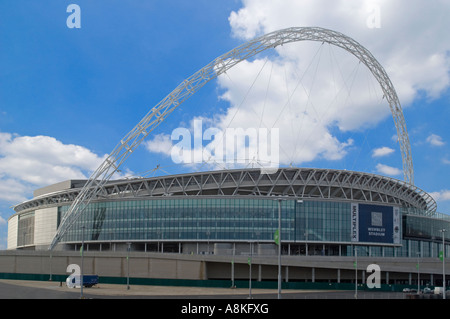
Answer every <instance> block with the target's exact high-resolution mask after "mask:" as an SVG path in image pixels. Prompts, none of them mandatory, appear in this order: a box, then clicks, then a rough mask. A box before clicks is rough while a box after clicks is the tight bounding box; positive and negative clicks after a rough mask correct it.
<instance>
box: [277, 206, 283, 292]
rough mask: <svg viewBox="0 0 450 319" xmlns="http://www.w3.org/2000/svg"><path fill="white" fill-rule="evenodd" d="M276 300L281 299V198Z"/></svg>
mask: <svg viewBox="0 0 450 319" xmlns="http://www.w3.org/2000/svg"><path fill="white" fill-rule="evenodd" d="M277 200H278V299H281V201H282V199H281V198H278V199H277Z"/></svg>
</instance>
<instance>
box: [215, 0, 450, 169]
mask: <svg viewBox="0 0 450 319" xmlns="http://www.w3.org/2000/svg"><path fill="white" fill-rule="evenodd" d="M373 4H376V5H378V6H379V8H380V18H381V27H380V28H379V29H377V28H375V29H371V28H369V27H368V26H367V19H368V18H369V15H370V11H368V9H370V8H371V6H372V7H373ZM449 10H450V2H445V1H436V2H433V3H432V4H430V3H428V2H423V1H419V0H413V1H406V0H402V1H381V0H380V1H375V2H374V1H372V0H370V1H369V0H365V1H363V0H334V1H329V0H304V1H296V0H282V1H270V0H243V7H242V8H241V9H239V10H238V11H237V12H232V13H231V14H230V16H229V22H230V25H231V28H232V34H233V35H234V36H235V37H237V38H240V39H243V40H248V39H251V38H254V37H256V36H259V35H262V34H266V33H269V32H272V31H275V30H279V29H283V28H287V27H293V26H320V27H324V28H329V29H332V30H336V31H339V32H342V33H344V34H346V35H348V36H350V37H352V38H354V39H355V40H356V41H358V42H359V43H361V44H362V45H363V46H364V47H366V48H367V49H368V50H369V51H371V52H372V53H373V55H374V56H375V58H376V59H377V60H378V61H379V62H380V63H381V65H382V66H384V68H385V70H386V72H387V73H388V75H389V77H390V79H391V81H392V82H393V84H394V87H395V89H396V92H397V94H398V96H399V99H400V102H401V104H402V105H403V106H404V107H407V106H408V105H409V104H410V103H411V102H412V101H413V100H414V99H415V98H416V97H417V96H418V95H419V93H420V94H421V95H423V93H425V96H427V97H428V98H429V99H434V98H438V97H439V96H440V94H441V93H442V92H443V91H444V90H445V89H447V88H448V87H449V86H450V77H449V75H450V72H449V71H450V58H449V54H448V52H450V33H448V32H447V30H448V29H449V27H450V23H449V22H448V20H447V19H436V17H438V16H441V13H442V12H443V11H449ZM417 21H420V23H418V22H417ZM275 50H276V54H277V55H276V56H274V55H269V57H268V58H267V57H266V58H258V59H254V60H252V61H243V62H241V63H239V64H238V65H236V66H235V67H233V69H231V70H228V71H227V74H225V75H222V76H220V77H219V80H218V83H219V86H220V88H221V89H222V90H223V92H224V93H223V94H222V96H221V97H222V99H224V100H227V101H229V102H230V104H231V108H230V109H228V111H227V112H226V114H223V115H222V116H221V117H220V118H219V122H218V123H217V125H218V126H220V125H222V126H226V125H228V123H232V124H231V125H233V126H240V127H252V126H253V127H258V125H263V126H264V125H265V126H268V127H273V126H278V127H279V128H280V135H281V143H280V147H281V154H280V155H281V157H280V160H281V162H283V163H290V162H294V163H297V164H299V163H303V162H310V161H312V160H315V159H319V158H324V159H328V160H335V159H340V158H343V157H344V156H345V155H346V153H347V149H348V146H349V145H351V144H352V142H351V141H340V140H339V139H338V137H337V135H336V134H335V133H333V132H335V130H333V128H338V129H339V130H340V131H341V132H346V131H359V130H361V129H364V128H365V127H367V126H374V125H376V124H377V123H379V122H380V121H381V120H383V119H385V118H386V117H388V116H389V115H390V110H389V106H388V104H387V103H386V100H384V99H383V98H382V97H383V93H382V91H381V90H380V86H379V84H378V83H377V82H376V80H374V78H373V76H372V75H371V74H370V73H369V72H368V71H367V69H366V68H365V67H361V66H360V65H359V64H358V63H359V62H358V61H356V58H354V57H353V56H351V55H350V53H348V52H345V51H343V50H341V49H338V48H335V47H332V46H330V45H323V44H321V43H310V42H302V43H293V44H286V45H283V46H279V47H277V48H276V49H275ZM266 59H270V61H269V62H268V63H267V66H265V67H264V68H263V65H264V64H265V63H266V61H267V60H266ZM257 74H259V76H258V78H257V80H255V77H256V75H257ZM300 80H301V81H300ZM250 85H252V86H251V92H252V95H247V93H248V91H249V86H250ZM269 86H270V92H269V93H268V92H267V91H266V89H267V87H269ZM244 102H245V103H244ZM237 110H239V112H237ZM280 110H282V111H283V113H281V116H280ZM262 114H263V115H262ZM231 119H233V121H232V122H231ZM275 119H277V120H275ZM434 142H435V143H439V141H436V140H434ZM392 151H393V150H392V149H389V148H383V149H380V150H377V151H376V153H374V154H373V156H385V155H387V154H389V153H390V152H392ZM380 165H381V164H380ZM380 169H381V170H383V171H389V172H390V175H397V174H398V173H399V172H400V171H399V170H397V169H394V168H390V169H388V167H386V166H381V167H380Z"/></svg>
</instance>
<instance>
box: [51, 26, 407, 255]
mask: <svg viewBox="0 0 450 319" xmlns="http://www.w3.org/2000/svg"><path fill="white" fill-rule="evenodd" d="M299 41H319V42H326V43H329V44H332V45H335V46H337V47H340V48H342V49H344V50H346V51H347V52H349V53H351V54H353V55H354V56H355V57H356V58H358V59H359V60H360V61H361V62H362V63H364V64H365V65H366V66H367V68H368V69H369V70H370V72H371V73H372V75H373V76H374V77H375V79H376V80H377V81H378V83H379V84H380V86H381V89H382V91H383V94H384V97H385V98H386V100H387V101H388V103H389V107H390V109H391V112H392V116H393V118H394V122H395V126H396V128H397V135H398V139H399V144H400V150H401V153H402V161H403V173H404V178H405V182H406V183H409V184H411V185H412V184H414V170H413V164H412V157H411V147H410V143H409V138H408V133H407V130H406V124H405V119H404V117H403V112H402V108H401V105H400V102H399V100H398V97H397V93H396V92H395V89H394V86H393V85H392V83H391V80H390V79H389V77H388V75H387V74H386V72H385V70H384V69H383V67H382V66H381V65H380V63H379V62H378V61H377V60H376V59H375V58H374V57H373V55H372V54H371V53H370V52H369V51H368V50H367V49H365V48H364V47H363V46H362V45H360V44H359V43H358V42H356V41H355V40H353V39H351V38H349V37H348V36H346V35H344V34H342V33H339V32H336V31H333V30H328V29H323V28H319V27H294V28H287V29H283V30H279V31H275V32H272V33H268V34H266V35H263V36H261V37H258V38H256V39H254V40H251V41H249V42H247V43H244V44H242V45H240V46H238V47H236V48H234V49H233V50H231V51H229V52H227V53H225V54H223V55H221V56H219V57H218V58H216V59H214V60H213V61H212V62H210V63H209V64H208V65H206V66H205V67H203V68H202V69H200V70H199V71H197V72H196V73H194V74H193V75H192V76H191V77H189V78H187V79H186V80H184V81H183V82H182V83H180V84H179V85H178V86H177V87H176V88H175V89H174V90H173V91H172V92H171V93H170V94H169V95H167V96H166V97H165V98H164V99H163V100H161V101H160V102H159V103H158V104H156V105H155V106H154V107H153V108H152V109H151V111H150V112H149V113H147V114H146V115H145V116H144V118H143V119H142V120H141V121H140V122H139V123H138V124H137V125H136V126H135V127H134V128H133V129H132V130H131V131H130V132H129V133H128V134H127V135H126V136H125V137H124V138H123V139H121V140H120V141H119V143H118V144H117V146H116V147H115V148H114V150H113V151H112V152H111V154H110V155H109V156H108V157H107V158H106V159H105V160H104V161H103V163H102V164H101V165H100V166H99V167H98V168H97V170H96V171H95V172H94V173H93V174H92V175H91V177H90V178H89V180H88V182H87V183H86V184H85V186H84V187H83V189H82V190H81V191H80V193H79V195H78V196H77V198H76V199H75V200H74V201H73V202H72V205H71V206H70V208H69V210H68V211H67V213H66V214H65V216H64V217H63V218H62V220H61V223H60V226H59V228H58V230H57V233H56V235H55V237H54V239H53V241H52V243H51V245H50V248H49V249H53V248H54V246H55V245H56V244H57V243H58V242H59V241H60V240H61V238H62V236H63V235H64V234H65V232H66V231H67V230H68V229H69V228H70V227H71V226H72V225H73V223H74V222H75V221H76V219H77V218H78V217H79V216H80V214H82V212H83V211H84V210H85V208H86V206H87V205H88V204H89V203H90V201H91V200H92V199H93V198H95V197H96V196H97V195H98V194H99V192H100V191H101V189H102V187H103V186H104V185H105V183H106V182H107V181H108V180H109V179H110V178H111V177H112V175H113V174H114V173H115V172H116V171H117V170H118V169H119V167H120V166H121V165H122V164H123V162H125V160H126V159H127V158H128V156H130V154H131V153H132V152H133V151H134V150H135V149H136V148H137V147H138V146H139V145H140V143H141V142H142V141H143V140H144V139H145V138H146V137H147V136H148V135H149V134H150V132H152V131H153V130H154V129H155V128H156V127H157V126H158V125H159V124H161V123H162V122H163V121H164V119H165V118H166V117H167V116H168V115H169V114H170V113H172V112H173V111H174V110H175V109H176V108H177V107H178V106H179V105H180V104H181V103H183V102H184V101H185V100H186V99H188V98H189V97H190V96H191V95H193V94H194V93H195V92H197V91H198V90H199V89H200V88H201V87H203V86H204V85H205V84H206V83H208V82H209V81H211V80H213V79H215V78H217V77H218V76H219V75H221V74H222V73H224V72H226V71H227V70H229V69H230V68H232V67H233V66H234V65H236V64H238V63H239V62H241V61H243V60H246V59H248V58H251V57H253V56H255V55H256V54H258V53H260V52H262V51H264V50H267V49H269V48H275V47H277V46H278V45H282V44H286V43H291V42H299Z"/></svg>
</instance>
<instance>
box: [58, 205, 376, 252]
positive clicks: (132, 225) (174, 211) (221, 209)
mask: <svg viewBox="0 0 450 319" xmlns="http://www.w3.org/2000/svg"><path fill="white" fill-rule="evenodd" d="M280 202H281V220H282V241H283V242H292V243H295V242H339V243H344V242H346V243H349V242H351V238H350V237H351V231H350V225H351V221H350V218H351V217H350V205H351V204H350V203H348V202H347V203H346V202H332V201H297V200H295V199H287V200H281V201H280ZM68 208H69V206H62V207H60V208H59V214H60V215H62V214H64V213H65V212H66V211H67V210H68ZM60 219H61V218H59V220H60ZM82 226H84V232H85V233H84V240H85V241H99V242H110V241H222V242H223V241H232V242H234V241H245V242H247V241H257V242H273V236H274V232H275V230H276V229H277V228H278V200H276V199H257V198H254V199H243V198H236V197H231V198H226V197H225V198H196V199H193V198H170V199H153V200H133V201H110V202H98V203H91V204H90V205H89V206H88V207H87V209H86V211H85V212H84V214H82V215H81V216H80V218H79V220H78V221H77V222H76V224H75V225H74V226H73V227H72V228H71V229H70V230H69V231H68V233H66V235H65V237H64V238H63V241H65V242H80V241H81V240H82V233H83V231H82ZM374 251H375V248H374Z"/></svg>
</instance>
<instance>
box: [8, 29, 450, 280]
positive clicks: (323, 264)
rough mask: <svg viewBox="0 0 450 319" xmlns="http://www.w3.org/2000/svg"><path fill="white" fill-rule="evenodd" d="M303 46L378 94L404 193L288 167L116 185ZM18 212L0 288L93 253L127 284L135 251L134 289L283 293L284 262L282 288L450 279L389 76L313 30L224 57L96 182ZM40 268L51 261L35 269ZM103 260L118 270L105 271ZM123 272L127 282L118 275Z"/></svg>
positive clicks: (139, 130) (437, 221)
mask: <svg viewBox="0 0 450 319" xmlns="http://www.w3.org/2000/svg"><path fill="white" fill-rule="evenodd" d="M298 41H318V42H322V43H325V42H326V43H328V44H331V45H334V46H337V47H340V48H342V49H344V50H346V51H347V52H348V53H350V54H352V55H353V56H355V57H356V58H358V59H359V61H360V62H362V63H363V64H364V65H365V66H366V67H367V68H368V70H369V71H370V72H371V73H372V75H373V76H374V77H375V79H376V80H377V81H378V82H379V84H380V87H381V89H382V91H383V99H386V101H387V103H388V104H389V107H390V109H391V112H392V115H393V118H394V122H395V126H396V129H397V136H398V141H399V144H400V149H401V152H402V160H403V170H404V175H405V181H400V180H397V179H392V178H388V177H384V176H380V175H374V174H368V173H363V172H355V171H347V170H332V169H313V168H291V167H289V168H279V169H278V170H277V171H276V172H275V173H273V172H271V174H264V173H262V172H261V170H260V169H234V170H222V171H211V172H198V173H189V174H181V175H172V176H161V177H153V178H136V179H123V180H115V181H112V180H110V177H111V176H113V174H114V172H116V171H117V170H118V168H119V167H120V166H121V164H122V163H123V162H124V161H125V159H126V158H127V157H128V156H129V155H130V154H131V153H132V152H133V151H134V150H135V149H136V148H137V146H138V145H139V144H140V143H141V142H142V140H143V139H144V138H145V137H146V136H148V135H149V134H150V132H152V130H153V129H155V128H156V127H157V126H158V125H160V123H162V122H163V120H164V119H165V118H166V117H167V116H168V115H169V114H170V113H171V112H172V111H174V109H175V108H176V107H178V106H179V105H180V104H181V103H183V101H185V100H186V99H187V98H189V96H191V95H192V94H194V93H195V92H196V91H197V90H199V89H200V88H201V87H202V86H203V85H204V84H205V83H207V82H209V81H211V80H213V79H216V78H217V77H218V76H219V75H221V74H224V73H225V72H227V70H229V69H230V68H232V67H233V66H234V65H236V64H237V63H239V62H240V61H242V60H245V59H248V58H250V57H253V56H255V55H256V54H258V53H260V52H262V51H264V50H266V49H273V48H275V47H277V46H279V45H283V44H288V43H291V42H298ZM14 210H15V214H13V215H12V216H11V217H10V218H9V220H8V250H9V252H18V254H17V258H19V257H20V256H22V255H21V254H20V253H23V256H25V253H28V252H30V254H29V255H27V256H25V257H24V259H23V260H21V262H20V263H19V262H18V261H17V259H15V258H16V256H15V255H13V254H10V255H8V254H6V255H5V256H4V258H5V259H4V260H5V261H3V260H2V258H1V257H2V255H0V275H1V273H5V272H16V273H19V272H20V269H23V270H22V271H23V272H36V271H38V272H39V273H48V269H49V268H50V269H51V270H52V271H54V269H55V268H52V267H53V266H52V265H48V260H46V259H45V258H47V259H48V257H45V256H47V255H45V254H44V253H43V252H46V253H47V254H48V248H50V251H53V252H54V254H55V255H50V256H51V258H53V256H57V255H58V256H59V261H58V263H59V266H58V267H59V271H60V272H63V273H64V272H65V271H66V267H67V264H68V262H70V260H68V259H67V258H72V257H73V258H75V257H74V255H73V254H74V253H76V252H78V251H79V250H80V247H82V246H83V245H84V247H85V248H84V249H83V251H85V252H86V253H87V254H90V258H92V260H90V262H89V263H88V264H89V265H90V267H91V270H92V271H95V272H96V273H98V274H99V275H105V274H106V275H111V274H113V275H114V276H119V277H120V276H122V277H123V276H124V273H125V270H124V269H125V268H124V264H127V263H128V262H125V259H123V258H124V257H125V255H124V254H123V253H124V252H126V253H127V255H126V258H127V259H126V260H127V261H128V253H132V254H133V258H134V259H133V260H134V261H133V263H135V264H134V265H133V267H135V268H132V269H134V271H133V272H132V274H131V275H132V276H134V277H153V278H168V277H170V278H176V279H186V278H189V279H201V280H204V279H206V280H211V279H230V278H236V279H239V278H240V279H245V278H247V279H248V278H249V276H250V275H249V272H248V268H250V270H251V269H252V267H253V265H254V267H257V271H255V272H253V275H252V276H256V278H257V279H258V281H273V280H277V278H278V274H279V272H278V274H277V269H279V268H278V265H279V264H280V263H281V266H282V267H283V276H282V277H283V280H284V281H285V282H292V281H293V282H295V281H300V282H301V281H303V282H326V283H332V282H337V283H347V282H354V281H355V280H357V278H358V272H359V271H361V274H360V275H359V276H360V278H365V275H364V272H365V271H366V268H365V267H367V265H369V264H377V265H378V266H379V267H380V268H381V271H383V277H382V279H381V281H382V283H384V284H388V285H389V284H391V283H394V284H412V283H413V282H414V280H416V281H418V282H420V283H421V284H428V283H429V284H430V285H434V284H439V280H440V283H441V284H442V280H443V277H444V276H443V270H444V269H443V266H442V264H443V262H442V261H441V260H440V259H439V257H440V256H442V252H443V253H444V256H448V255H449V253H450V251H449V239H450V219H449V217H448V216H447V215H442V214H439V213H437V212H436V202H435V201H434V199H433V198H432V197H431V196H430V195H429V194H427V193H426V192H424V191H423V190H421V189H420V188H418V187H417V186H415V185H414V171H413V165H412V158H411V150H410V144H409V138H408V134H407V131H406V125H405V122H404V117H403V113H402V109H401V105H400V102H399V100H398V97H397V94H396V93H395V89H394V87H393V85H392V83H391V81H390V80H389V77H388V75H387V74H386V72H385V71H384V69H383V68H382V66H381V65H380V64H379V63H378V61H376V59H375V58H374V57H373V56H372V54H371V53H370V52H369V51H368V50H367V49H365V48H364V47H362V46H361V45H360V44H358V43H357V42H356V41H355V40H353V39H351V38H349V37H347V36H345V35H343V34H341V33H338V32H336V31H332V30H327V29H323V28H317V27H306V28H288V29H284V30H279V31H275V32H272V33H269V34H266V35H264V36H261V37H259V38H256V39H254V40H251V41H249V42H247V43H245V44H243V45H241V46H238V47H237V48H235V49H233V50H231V51H229V52H228V53H225V54H223V55H222V56H220V57H218V58H216V59H215V60H213V61H212V62H210V63H209V64H208V65H206V66H205V67H204V68H202V69H200V70H199V71H198V72H196V73H195V74H193V75H192V76H191V77H189V78H187V79H186V80H184V81H183V82H182V83H180V85H179V86H178V87H177V88H175V89H174V90H173V91H172V92H171V93H170V94H169V95H167V96H166V97H165V98H164V99H163V100H162V101H161V102H160V103H158V104H157V105H156V106H155V107H153V108H152V109H151V111H150V112H149V113H148V114H147V115H146V116H145V117H144V118H143V119H142V120H141V121H140V122H139V123H138V124H137V125H136V126H135V127H134V128H133V130H132V131H130V132H129V133H128V134H127V135H126V136H125V137H124V138H123V139H122V140H121V141H120V142H119V143H118V144H117V146H116V148H115V149H114V150H113V151H112V152H111V154H110V156H109V157H108V158H106V159H105V160H104V162H103V163H102V164H101V165H100V166H99V168H98V169H97V170H96V171H95V172H94V173H93V174H92V176H91V177H90V179H89V180H69V181H65V182H62V183H58V184H55V185H51V186H48V187H44V188H41V189H38V190H36V191H35V192H34V198H33V199H31V200H27V201H25V202H23V203H21V204H18V205H17V206H15V207H14ZM31 251H32V253H31ZM40 252H42V253H40ZM33 253H34V254H33ZM64 254H66V255H67V256H68V257H67V258H66V257H65V256H66V255H64ZM71 254H72V255H71ZM280 255H281V257H282V258H280V257H279V256H280ZM23 256H22V257H23ZM31 256H34V257H39V258H43V259H40V260H37V261H36V260H34V264H33V267H30V268H29V269H25V268H24V267H26V264H27V263H28V262H29V261H30V260H31V259H27V258H28V257H30V258H31ZM70 256H72V257H70ZM102 256H107V257H105V258H109V259H105V260H106V261H105V260H103V261H99V260H96V259H95V258H102ZM117 256H119V259H118V258H116V257H117ZM65 258H66V259H65ZM137 259H139V262H137ZM280 259H281V262H280ZM51 260H52V261H53V259H51ZM147 260H149V261H148V262H147ZM150 260H153V261H155V260H157V262H151V261H150ZM443 260H444V261H445V258H443ZM114 263H115V265H116V267H118V269H119V270H117V269H116V270H115V271H114V270H111V268H112V266H111V265H113V264H114ZM419 264H420V266H419ZM447 264H448V263H447ZM11 265H12V266H11ZM24 265H25V266H24ZM230 265H231V267H230ZM249 266H250V267H249ZM55 267H56V266H55ZM37 268H39V270H36V269H37ZM355 268H356V271H355ZM444 268H445V267H444ZM126 269H127V271H129V270H130V268H128V266H126ZM355 272H356V274H355ZM416 273H417V277H415V274H416ZM419 277H420V279H419ZM362 281H363V280H362Z"/></svg>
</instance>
